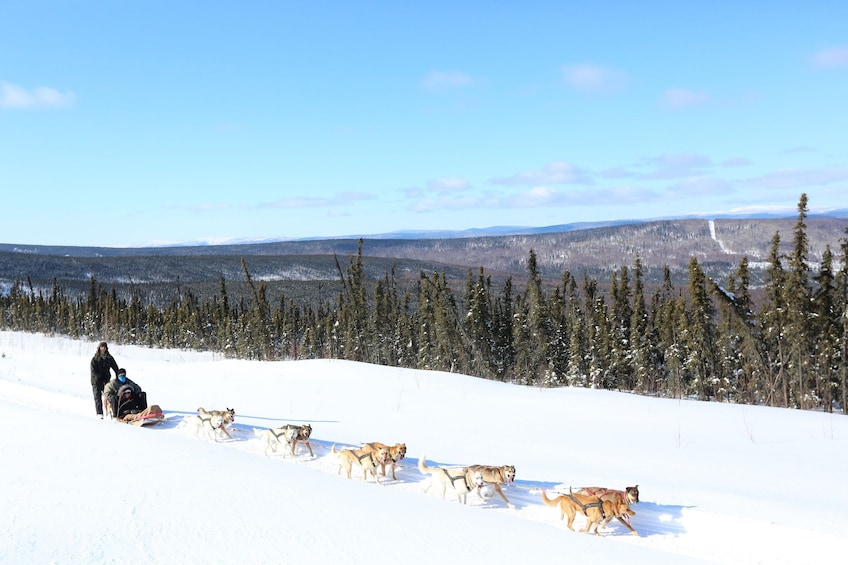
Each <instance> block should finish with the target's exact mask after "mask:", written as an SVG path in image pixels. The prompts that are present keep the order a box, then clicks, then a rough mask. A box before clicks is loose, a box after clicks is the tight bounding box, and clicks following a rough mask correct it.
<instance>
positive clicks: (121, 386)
mask: <svg viewBox="0 0 848 565" xmlns="http://www.w3.org/2000/svg"><path fill="white" fill-rule="evenodd" d="M103 397H104V398H105V399H106V407H107V410H109V411H110V414H109V415H110V416H111V417H112V418H120V417H121V416H123V415H124V414H126V413H128V412H140V411H141V410H144V409H145V408H147V396H146V395H145V394H144V393H143V392H142V390H141V387H140V386H138V385H137V384H135V383H134V382H133V381H131V380H130V379H128V378H127V370H126V369H118V376H117V377H115V378H114V379H112V380H111V381H109V382H108V383H107V384H106V386H105V387H104V388H103Z"/></svg>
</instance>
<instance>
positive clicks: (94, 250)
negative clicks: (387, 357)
mask: <svg viewBox="0 0 848 565" xmlns="http://www.w3.org/2000/svg"><path fill="white" fill-rule="evenodd" d="M807 217H808V218H811V219H812V218H820V219H836V220H840V219H848V208H840V209H833V210H823V211H814V212H812V211H811V212H810V213H809V214H808V216H807ZM746 219H747V220H756V219H772V220H778V219H783V220H795V219H797V214H794V213H791V214H790V213H787V212H785V211H781V212H768V211H758V212H739V213H721V214H710V215H706V214H691V215H687V216H681V217H674V218H654V219H624V220H609V221H598V222H573V223H569V224H557V225H552V226H542V227H529V226H491V227H487V228H469V229H465V230H401V231H395V232H389V233H381V234H370V235H366V234H360V235H348V236H334V237H302V238H264V239H250V238H241V239H229V240H225V241H215V242H210V241H202V240H197V241H191V242H181V243H174V244H168V245H158V246H136V247H120V248H116V247H110V248H103V247H82V246H65V245H27V244H15V243H0V252H3V251H6V252H13V253H36V254H44V255H67V256H74V257H79V256H83V257H89V256H100V255H108V256H122V255H128V256H129V255H138V254H139V252H140V251H142V252H144V253H145V254H150V253H152V254H159V253H163V252H164V253H166V254H169V255H170V254H173V253H172V252H165V250H166V249H167V250H173V249H182V250H185V249H186V248H192V247H197V248H203V247H226V248H232V247H233V246H239V245H262V244H273V243H285V242H308V241H339V240H354V241H356V240H358V239H360V238H362V239H366V240H433V239H464V238H479V237H499V236H514V235H542V234H555V233H569V232H574V231H582V230H592V229H598V228H609V227H616V226H630V225H639V224H648V223H654V222H668V221H682V220H746ZM199 251H200V250H199V249H198V250H195V252H199ZM192 254H193V253H192Z"/></svg>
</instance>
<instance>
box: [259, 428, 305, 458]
mask: <svg viewBox="0 0 848 565" xmlns="http://www.w3.org/2000/svg"><path fill="white" fill-rule="evenodd" d="M299 427H300V426H292V425H291V424H288V425H285V426H281V427H279V428H269V429H267V430H265V431H263V432H262V433H261V435H262V438H263V440H264V442H265V455H268V452H269V451H272V452H273V453H277V448H279V447H280V446H283V457H285V455H286V451H289V452H291V454H292V455H294V446H295V443H296V442H297V436H298V433H299V429H298V428H299Z"/></svg>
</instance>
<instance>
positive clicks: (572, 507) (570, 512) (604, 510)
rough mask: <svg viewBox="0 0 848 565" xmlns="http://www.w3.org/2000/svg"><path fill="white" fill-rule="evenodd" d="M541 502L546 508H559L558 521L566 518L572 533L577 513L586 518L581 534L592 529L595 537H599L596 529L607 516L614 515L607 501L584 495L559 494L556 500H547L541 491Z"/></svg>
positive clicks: (611, 504) (611, 505) (611, 506)
mask: <svg viewBox="0 0 848 565" xmlns="http://www.w3.org/2000/svg"><path fill="white" fill-rule="evenodd" d="M542 502H544V503H545V505H546V506H550V507H553V508H556V507H559V519H560V520H562V519H563V518H565V517H566V516H568V524H567V525H568V529H569V530H571V531H572V532H573V531H574V528H573V527H572V525H573V524H574V517H575V516H576V515H577V513H578V512H579V513H581V514H583V515H584V516H586V527H584V528H583V529H582V530H581V531H582V532H584V533H585V532H590V531H591V530H592V528H593V527H594V533H595V535H596V536H599V535H601V534H600V533H599V532H598V527H599V526H600V525H601V522H603V521H604V520H605V519H606V517H607V516H613V515H614V514H615V510H614V508H613V503H612V502H610V501H608V500H601V499H600V498H598V497H597V496H591V495H585V494H561V495H559V496H557V497H556V498H553V499H551V498H548V495H547V494H546V493H545V489H542Z"/></svg>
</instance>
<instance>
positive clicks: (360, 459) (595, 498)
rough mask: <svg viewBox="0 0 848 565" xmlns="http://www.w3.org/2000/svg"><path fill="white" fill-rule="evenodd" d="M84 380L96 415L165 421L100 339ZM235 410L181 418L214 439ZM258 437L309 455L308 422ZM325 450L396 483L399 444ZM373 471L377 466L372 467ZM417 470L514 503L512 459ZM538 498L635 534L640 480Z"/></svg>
mask: <svg viewBox="0 0 848 565" xmlns="http://www.w3.org/2000/svg"><path fill="white" fill-rule="evenodd" d="M110 370H111V371H114V372H115V378H114V379H112V380H110V376H111V374H110ZM91 385H92V391H93V394H94V402H95V407H96V410H97V415H98V416H99V417H100V418H103V415H104V414H106V415H108V417H109V418H110V419H114V420H117V421H119V422H123V423H128V424H133V425H139V426H143V425H150V424H156V423H158V422H161V421H162V420H164V414H163V413H162V410H161V409H160V408H159V406H157V405H155V404H154V405H152V406H149V407H148V405H147V394H146V393H145V392H144V391H143V390H142V389H141V387H140V386H138V384H136V383H135V382H133V381H132V380H130V379H129V378H128V377H127V372H126V369H122V368H119V367H118V365H117V362H116V361H115V359H114V358H113V357H112V356H111V355H110V354H109V352H108V346H107V344H106V342H100V344H99V345H98V348H97V351H96V353H95V356H94V358H93V359H92V361H91ZM235 416H236V413H235V409H233V408H229V407H228V408H226V409H225V410H206V409H205V408H203V407H199V408H198V409H197V414H196V415H191V416H187V417H186V418H185V420H184V421H185V422H186V423H187V424H188V426H190V427H191V428H192V429H193V430H194V434H195V436H196V437H205V438H207V439H210V440H214V441H220V440H223V439H230V440H232V439H234V438H233V436H232V434H231V433H230V429H232V428H233V425H234V422H235ZM256 434H257V435H258V436H259V437H260V438H261V441H262V444H263V447H264V453H265V455H266V456H268V455H274V454H277V453H278V451H279V452H280V453H281V454H282V455H283V456H286V454H288V455H290V456H295V455H296V448H297V446H298V444H301V445H303V447H305V448H306V450H307V451H308V452H309V456H310V457H314V452H313V450H312V444H311V443H310V437H311V436H312V426H311V425H310V424H303V425H296V424H286V425H283V426H280V427H275V428H269V429H266V430H257V431H256ZM330 456H331V457H333V459H334V460H335V462H336V463H337V464H338V474H339V475H341V473H342V471H344V472H345V475H346V476H347V478H348V479H351V478H352V473H353V470H354V468H357V472H358V474H360V475H361V478H362V480H363V481H367V480H368V478H369V475H370V476H371V477H373V479H374V482H375V483H377V484H382V483H381V482H380V477H381V476H382V477H384V480H388V479H387V478H386V477H387V468H388V470H389V471H390V472H391V478H392V480H394V481H397V480H398V479H397V468H398V466H399V465H400V462H401V461H403V460H404V459H405V458H406V444H405V443H396V444H394V445H387V444H383V443H380V442H371V443H366V444H363V445H362V446H361V447H351V448H346V449H338V450H337V449H336V444H335V443H333V444H332V447H331V449H330ZM378 469H379V472H378ZM418 471H419V472H420V473H421V474H422V475H424V476H425V477H427V478H429V482H428V483H427V484H426V485H425V488H424V492H428V491H429V489H430V488H433V487H435V489H436V491H437V492H438V493H439V494H440V495H441V497H442V498H446V495H447V493H448V491H450V492H451V493H452V494H453V495H454V496H455V497H456V499H457V501H458V502H460V503H462V504H467V500H468V495H469V494H471V493H475V494H477V496H478V497H480V498H482V499H492V498H494V496H495V495H496V494H497V495H498V497H500V499H501V500H502V501H503V502H504V503H505V504H506V505H507V506H508V507H509V508H515V505H514V504H513V503H512V502H510V500H509V499H508V498H507V497H506V494H505V493H504V491H503V488H504V487H505V486H509V485H512V484H513V483H514V481H515V473H516V471H515V466H514V465H501V466H491V465H468V466H465V467H436V466H430V465H427V462H426V456H423V455H422V456H421V457H420V458H419V459H418ZM541 499H542V503H543V504H544V505H545V506H549V507H552V508H558V509H559V513H560V519H561V520H565V519H566V518H567V522H566V526H567V527H568V529H569V530H571V531H574V527H573V524H574V520H575V518H576V516H577V515H578V514H581V515H582V516H583V517H585V520H586V522H585V526H584V528H583V529H582V530H581V531H582V532H586V533H594V534H596V535H600V533H599V529H600V528H603V527H606V526H608V525H609V524H610V522H612V521H613V520H617V521H618V522H620V523H621V524H623V525H624V526H625V527H626V528H627V529H628V530H629V531H630V533H631V534H633V535H639V534H638V532H637V531H636V530H635V529H634V528H633V525H632V523H631V520H630V518H631V517H632V516H634V515H635V514H636V513H635V512H634V511H633V509H632V508H631V505H633V504H635V503H638V502H639V486H638V485H635V486H629V487H626V488H625V489H623V490H617V489H610V488H602V487H582V488H576V489H575V488H569V489H568V492H561V491H560V490H554V491H550V492H549V491H546V490H545V489H541Z"/></svg>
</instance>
